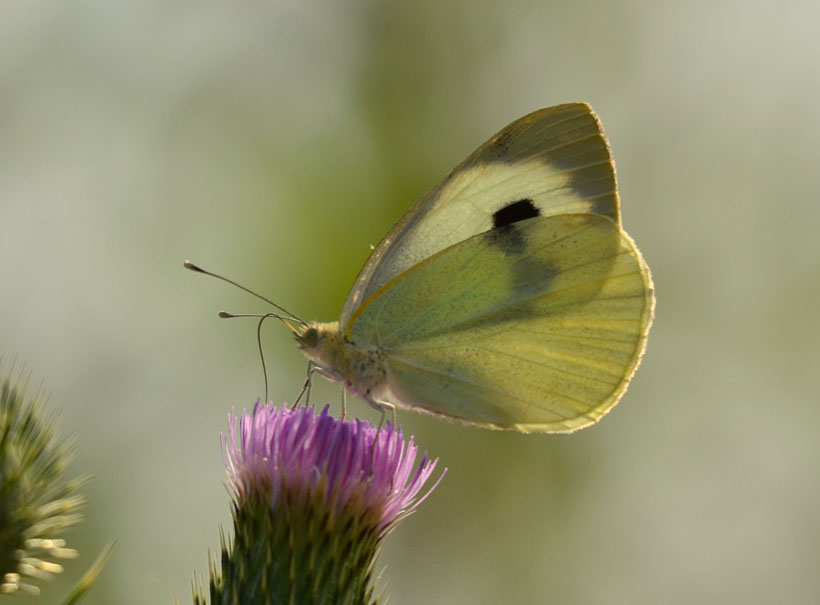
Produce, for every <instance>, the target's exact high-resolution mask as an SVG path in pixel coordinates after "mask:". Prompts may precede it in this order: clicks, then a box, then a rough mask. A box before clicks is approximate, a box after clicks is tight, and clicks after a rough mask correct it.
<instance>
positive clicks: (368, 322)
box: [280, 103, 655, 432]
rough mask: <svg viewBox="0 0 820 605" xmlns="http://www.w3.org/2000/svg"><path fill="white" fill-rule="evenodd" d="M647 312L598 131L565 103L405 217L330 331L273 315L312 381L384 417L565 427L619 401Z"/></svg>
mask: <svg viewBox="0 0 820 605" xmlns="http://www.w3.org/2000/svg"><path fill="white" fill-rule="evenodd" d="M654 306H655V298H654V291H653V286H652V277H651V274H650V271H649V268H648V266H647V265H646V263H645V262H644V259H643V257H642V256H641V253H640V252H639V251H638V249H637V248H636V247H635V244H634V243H633V241H632V239H631V238H630V237H629V235H627V233H626V232H625V231H624V230H623V228H622V227H621V215H620V202H619V198H618V191H617V184H616V178H615V165H614V162H613V159H612V154H611V152H610V148H609V144H608V142H607V140H606V138H605V136H604V132H603V128H602V126H601V123H600V121H599V120H598V117H597V116H596V115H595V113H594V112H593V110H592V108H591V107H590V106H589V105H587V104H585V103H569V104H564V105H558V106H555V107H549V108H546V109H541V110H539V111H536V112H534V113H531V114H529V115H527V116H524V117H523V118H520V119H518V120H516V121H515V122H513V123H511V124H509V125H508V126H506V127H505V128H503V129H502V130H501V131H499V132H498V133H497V134H496V135H494V136H493V137H491V138H490V139H489V140H488V141H487V142H486V143H484V144H483V145H482V146H481V147H479V148H478V149H477V150H476V151H475V152H474V153H473V154H472V155H470V156H469V157H468V158H467V159H466V160H464V161H463V162H462V163H461V164H459V165H458V166H457V167H456V168H455V169H454V170H453V171H452V172H450V174H448V175H447V176H446V177H445V178H444V179H443V180H442V181H441V182H440V183H439V184H438V185H437V186H436V187H434V188H433V189H432V190H430V191H429V192H428V193H427V194H426V195H425V196H424V197H422V198H421V199H420V200H419V201H418V202H417V203H416V204H415V205H414V206H413V207H412V208H410V210H409V211H408V212H407V213H406V214H405V215H404V216H403V217H402V218H401V219H400V220H399V222H398V223H397V224H396V225H395V226H394V227H393V228H392V229H391V230H390V232H389V233H388V234H387V235H386V236H385V237H384V239H382V241H381V242H380V243H379V245H378V246H377V247H376V248H375V249H374V251H373V252H372V254H371V256H370V258H369V259H368V261H367V262H366V264H365V265H364V267H363V268H362V270H361V272H360V273H359V275H358V277H357V278H356V281H355V283H354V284H353V288H352V289H351V290H350V293H349V295H348V297H347V300H346V302H345V304H344V307H343V308H342V313H341V317H340V319H339V320H338V321H335V322H330V323H320V322H302V321H301V320H296V321H293V322H291V321H289V320H288V319H285V318H283V317H280V319H283V321H285V323H286V324H287V325H288V326H289V327H290V329H291V330H292V331H293V332H294V335H295V336H296V340H297V343H298V345H299V347H300V348H301V350H302V352H303V353H304V354H305V356H306V357H307V358H308V360H309V369H308V384H309V381H310V375H311V374H312V373H313V372H318V373H320V374H322V375H323V376H325V377H326V378H329V379H331V380H334V381H337V382H340V383H342V385H343V388H344V390H346V391H347V392H349V393H351V394H354V395H357V396H359V397H361V398H362V399H363V400H364V401H366V402H367V403H369V404H370V405H372V406H373V407H375V408H377V409H380V410H382V411H383V412H384V410H385V409H392V410H395V407H399V408H410V409H413V410H417V411H421V412H427V413H430V414H433V415H435V416H439V417H443V418H447V419H451V420H455V421H460V422H463V423H467V424H472V425H478V426H482V427H487V428H494V429H513V430H518V431H522V432H571V431H574V430H576V429H579V428H582V427H585V426H588V425H590V424H593V423H594V422H596V421H597V420H599V419H600V418H601V417H602V416H603V415H604V414H606V413H607V412H608V411H609V410H610V409H611V408H612V407H613V406H614V405H615V404H616V403H617V402H618V400H619V399H620V398H621V396H622V395H623V394H624V391H625V390H626V388H627V385H628V384H629V381H630V379H631V378H632V375H633V374H634V373H635V370H636V368H637V367H638V364H639V363H640V361H641V357H642V356H643V352H644V349H645V347H646V339H647V334H648V332H649V328H650V325H651V323H652V319H653V316H654ZM291 319H292V318H291ZM294 324H295V325H294Z"/></svg>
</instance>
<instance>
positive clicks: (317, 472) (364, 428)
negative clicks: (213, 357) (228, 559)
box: [222, 402, 446, 534]
mask: <svg viewBox="0 0 820 605" xmlns="http://www.w3.org/2000/svg"><path fill="white" fill-rule="evenodd" d="M228 425H229V427H230V434H229V435H224V434H223V435H222V445H223V455H224V458H225V466H226V469H227V471H228V480H229V484H230V487H231V490H232V491H233V493H234V495H235V497H236V498H237V499H240V498H243V497H247V496H248V495H249V494H251V493H253V492H254V491H259V490H260V489H261V490H265V491H266V492H267V496H268V497H269V500H270V505H271V507H276V506H277V505H278V504H279V502H280V499H281V498H283V497H284V494H288V497H289V498H295V499H296V500H295V501H301V502H305V503H307V502H309V501H310V500H311V498H312V497H314V494H315V492H316V490H317V489H320V486H324V488H323V489H325V490H326V492H325V494H324V497H325V505H326V507H327V509H328V510H329V512H330V514H331V516H332V517H335V516H336V515H338V514H340V513H341V511H342V510H343V509H345V507H347V506H349V505H350V506H352V505H353V504H354V503H358V506H361V507H362V510H361V514H362V516H363V517H365V518H367V519H370V522H371V523H372V524H373V525H374V526H375V528H376V529H377V530H378V531H379V532H380V533H382V534H384V533H386V532H387V531H388V530H389V529H390V528H392V527H393V526H394V525H395V524H396V523H397V522H398V521H400V520H401V519H403V518H404V517H406V516H407V515H409V514H410V513H411V512H413V511H414V510H415V509H416V507H418V505H419V504H420V503H421V502H422V501H424V500H425V499H426V498H427V496H429V495H430V493H431V492H432V491H433V490H434V489H435V488H436V487H437V486H438V483H439V481H441V479H442V477H443V476H444V473H446V469H445V470H444V471H443V472H442V474H441V476H440V477H439V478H438V480H437V481H436V482H435V484H433V485H432V487H430V488H429V489H427V491H426V492H424V493H423V494H422V495H421V496H419V494H420V493H421V492H422V490H423V489H424V486H425V484H426V483H427V481H428V479H430V477H431V476H432V474H433V472H434V471H435V468H436V466H437V465H438V458H436V459H435V460H431V459H430V458H428V457H427V454H424V455H423V456H422V457H421V460H420V461H419V463H418V464H416V456H417V453H418V448H417V447H416V446H415V444H414V442H413V439H412V438H411V439H410V440H409V441H407V442H406V441H405V440H404V437H403V435H402V432H401V429H396V428H394V427H393V426H392V425H391V424H390V423H387V425H386V426H385V427H383V428H381V429H377V428H376V427H374V426H372V425H370V424H368V423H366V422H364V421H362V420H352V421H341V420H338V419H336V418H334V417H333V416H331V415H330V412H329V408H328V407H327V406H326V407H325V408H324V409H323V410H322V411H321V412H320V413H319V414H318V415H317V414H316V413H315V410H314V409H313V408H296V409H290V408H288V407H282V408H276V407H273V406H268V405H264V406H263V405H260V404H259V403H258V402H257V404H256V405H255V406H254V409H253V412H252V413H251V414H247V413H245V414H243V415H242V416H241V417H240V418H237V417H235V416H234V415H232V414H230V415H229V416H228ZM237 428H238V429H239V431H238V432H239V434H238V435H237Z"/></svg>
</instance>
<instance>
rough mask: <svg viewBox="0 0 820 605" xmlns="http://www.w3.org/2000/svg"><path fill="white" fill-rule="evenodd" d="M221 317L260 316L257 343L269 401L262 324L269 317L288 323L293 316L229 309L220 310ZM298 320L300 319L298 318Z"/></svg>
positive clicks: (266, 400)
mask: <svg viewBox="0 0 820 605" xmlns="http://www.w3.org/2000/svg"><path fill="white" fill-rule="evenodd" d="M219 317H220V318H222V319H234V318H237V317H258V318H259V325H258V326H257V327H256V345H257V347H258V348H259V359H260V360H261V361H262V376H264V377H265V403H267V402H268V395H269V393H270V383H269V381H268V362H267V360H266V359H265V349H264V348H263V347H262V324H263V323H265V320H266V319H268V318H271V317H272V318H274V319H279V320H281V321H283V322H285V323H286V324H287V320H289V319H291V320H295V318H293V317H283V316H282V315H279V314H278V313H265V314H264V315H259V314H258V313H228V312H227V311H220V312H219ZM296 321H298V320H296Z"/></svg>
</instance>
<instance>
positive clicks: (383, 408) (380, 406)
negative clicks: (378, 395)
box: [363, 397, 396, 430]
mask: <svg viewBox="0 0 820 605" xmlns="http://www.w3.org/2000/svg"><path fill="white" fill-rule="evenodd" d="M363 399H364V401H365V402H366V403H367V405H369V406H370V407H371V408H373V409H374V410H376V411H378V412H379V413H380V414H381V419H380V420H379V430H381V428H382V427H383V426H384V419H385V416H386V415H387V410H390V414H391V421H392V424H393V427H394V428H395V426H396V406H395V405H393V404H392V403H390V402H388V401H376V400H375V399H373V398H371V397H363Z"/></svg>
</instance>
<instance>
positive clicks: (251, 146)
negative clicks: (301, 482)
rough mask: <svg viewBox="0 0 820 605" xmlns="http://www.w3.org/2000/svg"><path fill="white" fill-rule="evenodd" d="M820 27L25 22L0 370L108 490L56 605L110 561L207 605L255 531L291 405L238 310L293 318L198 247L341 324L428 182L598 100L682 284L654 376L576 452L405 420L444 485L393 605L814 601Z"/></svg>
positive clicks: (545, 7)
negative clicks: (244, 462)
mask: <svg viewBox="0 0 820 605" xmlns="http://www.w3.org/2000/svg"><path fill="white" fill-rule="evenodd" d="M818 18H820V9H818V5H817V3H816V2H809V1H805V2H788V3H774V2H754V1H751V2H750V1H748V0H736V1H728V2H720V1H718V2H708V3H707V2H692V3H683V2H656V3H647V2H638V1H636V0H617V1H613V2H606V3H601V2H590V1H588V0H581V1H578V2H572V3H549V2H537V1H531V2H528V1H518V0H513V1H510V2H494V3H476V2H468V1H466V0H458V1H454V2H434V1H426V2H414V3H406V2H388V1H382V2H378V1H358V2H347V1H342V2H330V1H324V2H321V1H315V0H314V1H310V0H308V1H305V0H290V1H286V2H258V1H257V2H244V3H236V2H214V1H212V0H197V1H195V2H194V1H178V2H173V3H168V2H157V1H144V2H139V3H132V2H118V1H111V0H84V1H83V0H81V1H79V2H71V3H67V2H66V3H64V2H28V3H26V2H17V3H4V4H3V5H2V8H0V94H2V101H0V283H2V297H0V353H2V354H3V355H4V357H5V358H6V360H10V359H12V358H14V357H16V358H17V359H18V362H25V364H26V365H27V367H28V368H30V369H31V370H32V372H33V376H34V378H33V380H34V381H35V382H37V381H39V379H40V378H43V379H44V381H45V386H46V388H47V390H48V391H49V392H50V393H51V403H52V406H53V407H55V408H59V409H62V410H63V412H64V420H65V422H64V429H65V431H66V432H67V433H73V434H75V435H76V438H77V442H78V445H79V447H80V450H81V455H80V457H79V459H78V460H77V462H76V464H75V465H74V466H73V468H74V472H75V473H80V472H86V471H89V472H92V473H93V474H94V480H93V482H92V483H91V485H90V486H89V487H88V489H87V490H86V492H87V494H88V495H89V497H90V504H89V506H88V507H87V509H86V512H87V515H88V519H87V521H86V522H85V523H84V524H83V525H82V526H80V528H79V529H77V530H75V531H74V532H72V533H71V534H69V538H70V544H71V545H72V546H76V547H78V548H79V549H80V551H81V555H82V557H81V559H80V561H78V562H75V563H73V564H69V567H68V572H67V573H66V575H65V578H64V579H63V580H61V581H60V582H57V583H54V584H51V585H48V586H46V587H45V591H44V595H43V596H42V598H41V599H39V600H38V601H37V602H45V603H53V602H56V601H57V599H58V597H59V596H60V595H64V594H65V593H66V591H67V587H68V585H69V584H70V583H71V581H73V580H74V579H75V578H76V577H77V575H78V574H79V572H80V571H81V570H83V569H85V568H86V567H87V566H88V565H89V564H90V562H91V561H92V560H93V558H94V556H96V554H97V552H99V550H100V549H101V548H102V547H103V545H104V544H105V543H106V542H108V541H110V540H116V541H117V546H116V549H115V551H114V554H113V557H112V558H111V560H110V562H109V564H108V566H107V568H106V569H105V571H104V572H103V575H102V576H101V578H100V579H99V581H98V584H97V585H96V586H95V588H94V589H93V590H92V592H91V593H90V595H89V597H88V599H87V600H86V601H85V602H86V603H89V604H97V603H100V604H102V603H121V604H125V605H129V604H143V603H170V602H171V599H172V598H173V596H177V597H178V598H179V599H180V601H181V602H182V603H185V602H190V600H191V599H190V583H191V579H192V575H193V573H194V572H195V571H196V572H198V573H202V574H206V573H207V561H208V559H207V551H208V549H211V550H212V551H213V550H215V549H216V548H217V547H218V544H219V541H218V527H219V525H220V524H223V525H225V526H228V525H229V522H230V519H229V513H228V496H227V491H226V489H225V487H224V484H223V479H224V472H223V468H222V462H221V453H220V446H219V433H220V431H222V430H224V428H225V426H226V414H227V412H228V411H229V410H230V409H231V408H236V409H237V410H241V409H242V408H246V407H250V406H252V404H253V402H254V401H255V400H256V398H257V397H258V396H260V394H261V393H262V389H263V386H262V376H261V372H260V364H259V358H258V353H257V351H256V342H255V330H256V326H255V324H254V323H253V322H251V321H247V322H246V321H244V320H234V321H222V320H218V319H217V318H216V312H217V310H219V309H227V310H230V311H235V312H241V311H264V310H266V307H265V306H264V304H262V303H259V302H258V301H256V300H254V299H252V298H250V297H249V296H247V295H245V294H243V293H242V292H240V291H238V290H235V289H232V288H230V287H228V286H227V285H225V284H221V283H219V282H217V281H215V280H210V279H207V278H205V277H202V276H197V275H195V274H192V273H189V272H186V271H185V270H184V269H183V268H182V260H183V259H185V258H190V259H192V260H194V261H196V262H198V263H201V264H202V265H203V266H206V267H208V268H211V269H213V270H215V271H221V272H223V273H226V274H228V275H230V276H231V277H233V278H234V279H237V280H239V281H241V282H243V283H245V284H248V285H250V286H252V287H254V288H256V289H258V290H259V291H260V292H262V293H265V294H267V295H268V296H270V297H272V298H274V299H275V300H277V301H279V302H280V303H281V304H283V305H284V306H286V307H288V308H290V309H292V310H294V311H295V312H297V313H299V314H300V315H302V316H304V317H306V318H308V319H311V318H316V319H323V320H332V319H335V318H337V317H338V314H339V311H340V310H341V306H342V303H343V301H344V299H345V296H346V294H347V290H348V288H349V287H350V285H351V284H352V282H353V279H354V278H355V276H356V274H357V272H358V270H359V268H360V267H361V265H362V263H363V262H364V261H365V259H366V257H367V256H368V254H369V246H370V245H371V244H376V243H377V242H378V241H379V240H380V239H381V237H382V236H383V235H384V234H385V233H386V232H387V230H388V229H389V228H390V226H391V225H392V224H393V222H394V221H395V220H396V219H397V218H398V217H399V216H400V215H401V214H402V213H403V212H404V211H405V210H406V209H407V208H408V207H409V206H410V205H411V204H412V203H413V202H414V201H415V200H416V199H417V198H418V197H419V196H420V195H421V194H422V193H424V192H425V191H426V189H427V188H429V187H431V186H432V185H434V184H435V183H436V182H437V181H438V179H439V178H441V177H442V176H443V175H444V174H446V173H447V172H448V171H449V170H450V169H451V168H452V167H453V166H455V165H456V164H457V163H458V162H459V161H461V160H462V159H463V158H464V157H465V156H466V155H467V154H468V153H470V152H471V151H472V150H473V149H474V148H475V147H477V146H478V145H479V144H480V143H481V142H483V141H484V140H485V139H486V138H487V137H488V136H489V135H491V134H492V133H493V132H495V131H496V130H498V129H499V128H501V127H502V126H504V125H505V124H507V123H508V122H510V121H512V120H514V119H515V118H518V117H520V116H522V115H524V114H526V113H528V112H530V111H532V110H535V109H538V108H540V107H545V106H548V105H553V104H557V103H562V102H567V101H582V100H583V101H588V102H590V103H591V104H592V105H593V107H594V108H595V109H596V110H597V112H598V113H599V115H600V117H601V119H602V120H603V123H604V126H605V128H606V132H607V134H608V136H609V139H610V141H611V143H612V147H613V150H614V154H615V157H616V159H617V162H618V174H619V180H620V186H621V194H622V203H623V220H624V225H625V227H626V229H627V230H628V231H629V233H630V234H631V235H632V236H633V237H634V239H635V241H636V242H637V243H638V246H639V247H640V248H641V249H642V251H643V253H644V255H645V256H646V259H647V261H648V263H649V265H650V266H651V268H652V271H653V273H654V277H655V283H656V288H657V296H658V309H657V318H656V321H655V325H654V328H653V330H652V333H651V335H650V339H649V348H648V351H647V354H646V357H645V359H644V362H643V365H642V366H641V368H640V370H639V371H638V373H637V375H636V376H635V379H634V381H633V384H632V386H631V388H630V390H629V392H628V393H627V395H626V396H625V397H624V399H623V400H622V402H621V403H620V404H619V405H618V406H617V407H616V408H615V410H614V411H613V413H611V414H610V415H609V416H608V417H607V418H605V419H604V421H603V422H601V423H600V424H598V425H596V426H594V427H592V428H590V429H587V430H584V431H581V432H579V433H577V434H574V435H572V436H543V435H541V436H538V435H520V434H507V433H497V432H490V431H485V430H480V429H475V428H466V427H461V426H457V425H453V424H448V423H444V422H440V421H436V420H433V419H429V418H424V417H421V416H418V415H415V414H412V413H407V412H405V413H401V414H400V416H399V420H400V422H402V424H403V426H404V428H405V430H406V431H407V432H408V433H411V434H415V435H416V440H417V442H418V443H419V444H420V445H421V447H422V448H424V449H427V450H429V451H430V452H431V453H432V454H433V455H435V456H440V457H441V458H442V461H443V464H444V465H446V466H448V467H449V469H450V471H449V474H448V475H447V477H446V479H445V481H444V482H443V483H442V485H441V486H440V488H439V490H438V491H437V492H436V493H435V494H434V495H433V496H432V497H431V498H430V500H429V501H428V502H427V503H426V504H425V505H424V506H422V508H421V510H420V511H419V512H418V513H417V514H416V515H415V516H413V517H412V518H410V519H409V520H407V521H406V522H405V523H404V524H403V525H402V526H400V528H399V529H398V530H397V531H396V532H395V533H394V534H393V535H391V536H390V538H389V539H388V540H387V543H386V547H385V549H384V551H383V553H382V556H381V559H380V563H381V565H382V566H386V570H385V572H384V578H385V580H386V583H387V593H388V594H389V595H390V603H392V604H393V605H405V604H415V603H477V604H485V603H486V604H490V603H501V602H508V603H547V602H551V603H579V604H580V603H583V604H588V603H659V602H663V603H673V604H674V603H693V602H696V603H741V602H742V603H772V602H781V603H792V604H794V603H816V602H817V599H818V595H820V575H818V574H817V570H818V567H819V566H820V521H818V510H820V488H818V483H817V477H818V457H819V456H820V430H818V428H819V427H820V410H818V392H819V391H820V367H819V365H820V364H818V359H820V354H818V350H817V346H818V345H817V343H818V337H819V336H820V330H819V329H818V328H819V327H820V319H818V317H819V316H820V314H819V313H818V312H819V311H820V236H818V228H817V225H818V222H819V221H820V204H818V199H817V198H818V191H820V170H819V169H818V160H819V159H820V143H818V141H820V115H818V112H817V107H818V105H819V104H820V36H818V29H817V22H818ZM265 347H266V351H267V355H268V357H269V360H270V363H271V365H272V366H273V368H274V372H275V375H274V376H273V389H272V398H273V400H274V401H277V402H281V401H284V400H291V399H292V398H293V397H294V396H295V394H296V392H297V391H298V388H299V386H300V384H301V381H302V379H303V375H304V369H305V362H304V360H303V359H302V358H301V356H300V354H299V353H298V352H297V351H296V350H295V348H294V346H293V342H292V338H291V337H290V336H289V335H288V334H287V332H286V330H285V329H284V328H282V327H281V326H277V325H274V324H273V323H271V324H270V325H268V326H267V328H266V330H265ZM317 386H318V387H319V388H318V389H317V391H316V398H315V401H316V402H322V401H329V402H333V404H334V405H336V404H337V402H338V401H339V394H338V388H337V387H336V386H334V385H326V384H323V381H321V380H320V381H318V382H317ZM350 407H351V410H352V411H353V413H354V414H358V415H362V416H365V417H368V418H370V419H375V416H374V415H373V414H371V412H370V411H369V410H368V409H367V408H366V406H365V405H364V404H362V403H361V402H358V401H353V402H351V405H350ZM335 409H338V408H335ZM18 602H20V603H29V602H35V601H34V600H31V601H29V600H26V599H21V600H19V601H18Z"/></svg>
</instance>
